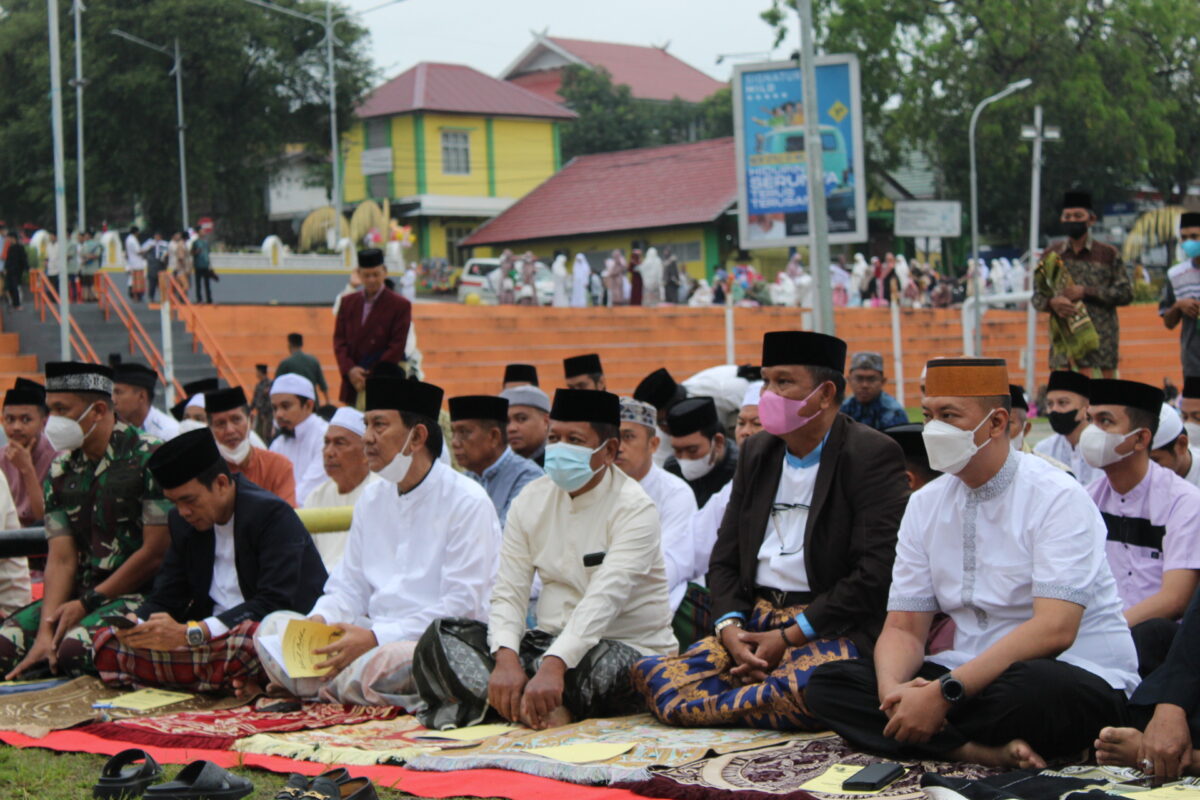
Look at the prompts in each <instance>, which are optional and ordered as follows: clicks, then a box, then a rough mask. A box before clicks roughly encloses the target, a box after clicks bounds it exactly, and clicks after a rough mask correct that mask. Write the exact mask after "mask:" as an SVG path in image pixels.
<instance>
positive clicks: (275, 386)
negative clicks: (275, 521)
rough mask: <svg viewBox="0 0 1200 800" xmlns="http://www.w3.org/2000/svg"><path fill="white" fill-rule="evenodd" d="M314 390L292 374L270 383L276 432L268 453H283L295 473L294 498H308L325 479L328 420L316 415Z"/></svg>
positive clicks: (306, 381) (308, 383)
mask: <svg viewBox="0 0 1200 800" xmlns="http://www.w3.org/2000/svg"><path fill="white" fill-rule="evenodd" d="M316 402H317V392H316V390H315V389H314V388H313V385H312V381H310V380H309V379H308V378H305V377H303V376H300V375H296V374H295V373H288V374H286V375H280V376H279V377H278V378H276V379H275V382H274V383H272V384H271V408H272V409H274V411H275V427H276V428H278V429H279V435H278V436H276V437H275V439H274V441H272V442H271V452H272V453H279V454H280V455H283V456H287V457H288V459H289V460H290V461H291V462H292V471H293V473H294V474H295V476H296V499H297V500H299V499H300V498H301V497H308V495H309V493H310V492H312V490H313V489H315V488H317V487H318V486H320V485H321V484H322V483H324V482H325V466H324V459H323V458H322V456H321V450H322V448H324V446H325V429H326V428H328V427H329V423H327V422H326V421H325V420H323V419H321V418H320V417H319V416H317V414H316Z"/></svg>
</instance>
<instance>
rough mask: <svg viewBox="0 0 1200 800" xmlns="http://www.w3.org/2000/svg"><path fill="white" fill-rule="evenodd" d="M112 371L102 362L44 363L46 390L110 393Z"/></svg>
mask: <svg viewBox="0 0 1200 800" xmlns="http://www.w3.org/2000/svg"><path fill="white" fill-rule="evenodd" d="M112 378H113V371H112V368H111V367H107V366H105V365H103V364H84V363H82V362H79V361H49V362H47V363H46V391H47V392H100V393H101V394H112V385H113V380H112Z"/></svg>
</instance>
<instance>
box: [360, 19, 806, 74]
mask: <svg viewBox="0 0 1200 800" xmlns="http://www.w3.org/2000/svg"><path fill="white" fill-rule="evenodd" d="M344 1H346V2H347V5H349V7H350V8H352V9H354V10H357V11H361V10H364V9H368V8H371V7H373V6H377V5H379V4H380V3H381V2H383V0H344ZM769 5H770V2H769V0H403V2H401V3H399V4H397V5H394V6H388V7H385V8H381V9H379V10H378V11H372V12H370V13H368V14H364V15H362V16H361V17H359V19H360V21H361V23H362V24H363V25H365V26H366V27H367V28H369V29H370V31H371V55H372V58H373V59H374V61H375V65H376V67H378V68H379V69H381V70H382V71H383V74H384V76H385V77H387V78H391V77H394V76H395V75H398V74H400V73H401V72H403V71H404V70H406V69H408V68H409V67H411V66H413V65H414V64H416V63H418V62H421V61H443V62H450V63H459V64H467V65H469V66H472V67H475V68H476V69H478V70H480V71H482V72H486V73H487V74H489V75H497V74H498V73H499V72H500V71H501V70H503V69H504V68H505V67H506V66H508V64H509V63H510V62H512V61H513V59H515V58H516V57H517V55H519V54H520V52H521V51H522V50H523V49H524V48H525V47H527V46H528V45H529V43H530V42H531V41H532V39H533V37H532V34H531V33H530V32H531V31H533V30H538V31H541V30H543V29H545V28H549V32H550V35H551V36H563V37H566V38H571V39H594V40H598V41H605V42H621V43H625V44H640V45H661V44H664V43H666V42H670V46H669V47H668V52H670V53H672V54H674V55H675V56H678V57H679V58H681V59H683V60H684V61H686V62H688V63H689V64H691V65H692V66H693V67H696V68H697V69H700V70H702V71H704V72H707V73H708V74H709V75H712V76H713V77H715V78H718V79H720V80H728V78H729V77H730V75H731V67H732V63H733V62H734V61H736V59H735V60H731V59H726V60H725V61H724V62H723V63H722V64H719V65H718V64H717V63H716V58H717V55H718V54H721V53H742V52H765V51H768V50H770V47H771V41H772V39H773V36H774V34H773V32H772V31H771V29H770V28H769V27H768V26H767V24H766V23H764V22H763V21H762V20H761V19H759V16H758V15H759V12H761V11H762V10H763V9H765V8H767V7H768V6H769ZM788 32H789V38H788V42H787V43H786V44H785V46H784V47H781V48H780V49H779V50H778V51H776V53H775V55H776V56H779V57H785V56H786V55H787V54H788V53H789V52H791V51H792V50H794V49H795V47H796V45H795V44H793V43H792V42H791V38H793V35H795V34H796V26H795V20H794V17H793V19H792V20H790V24H789V26H788ZM795 38H797V39H798V38H799V37H798V36H796V37H795ZM741 60H742V61H756V60H766V59H758V58H749V59H741Z"/></svg>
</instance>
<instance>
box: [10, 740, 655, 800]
mask: <svg viewBox="0 0 1200 800" xmlns="http://www.w3.org/2000/svg"><path fill="white" fill-rule="evenodd" d="M83 730H84V729H78V730H69V731H54V732H53V733H50V734H48V735H46V736H44V737H42V738H40V739H34V738H31V737H29V736H25V735H23V734H20V733H15V732H12V731H0V742H3V743H5V744H9V745H12V746H14V747H41V748H45V749H47V750H56V751H58V752H63V753H96V754H98V755H106V756H111V755H116V754H117V753H119V752H121V751H122V750H124V749H125V748H126V746H127V744H128V743H127V742H121V741H117V740H116V739H101V738H100V737H98V736H91V735H89V734H87V733H84V732H83ZM142 749H144V750H145V751H146V752H147V753H149V754H150V755H151V756H153V757H154V758H155V760H157V761H158V762H159V763H160V764H186V763H188V762H190V761H195V760H197V759H206V760H208V761H212V762H214V763H216V764H217V765H219V766H222V767H238V766H244V767H254V768H257V769H265V770H268V771H270V772H279V773H288V772H299V773H301V774H302V775H319V774H321V773H322V772H324V771H325V770H327V769H330V767H331V766H332V765H330V764H315V763H312V762H310V761H294V760H292V759H288V758H280V757H279V756H260V755H253V754H243V753H232V752H230V751H228V750H204V749H190V748H168V747H154V746H149V745H143V746H142ZM348 769H349V770H350V771H351V773H352V774H353V775H354V776H355V777H366V778H370V779H371V780H373V781H374V782H375V783H376V784H377V785H379V786H385V787H388V788H391V789H397V790H399V791H402V792H408V793H409V794H414V795H418V796H421V797H436V798H444V797H503V798H506V799H507V800H641V798H639V797H638V796H637V795H635V794H633V793H632V792H629V791H627V790H624V789H606V788H601V787H595V786H580V785H578V784H573V783H562V782H561V781H554V780H550V779H549V778H539V777H536V776H533V775H525V774H523V773H520V772H507V771H505V770H498V769H474V770H463V771H461V772H416V771H414V770H408V769H405V768H404V767H388V766H367V767H361V766H349V767H348ZM168 773H170V770H168Z"/></svg>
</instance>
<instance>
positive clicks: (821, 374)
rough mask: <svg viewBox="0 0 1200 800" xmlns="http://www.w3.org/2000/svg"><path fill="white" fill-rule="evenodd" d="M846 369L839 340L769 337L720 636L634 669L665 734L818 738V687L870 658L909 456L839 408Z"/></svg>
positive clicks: (729, 556) (736, 488)
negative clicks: (708, 730) (728, 730)
mask: <svg viewBox="0 0 1200 800" xmlns="http://www.w3.org/2000/svg"><path fill="white" fill-rule="evenodd" d="M845 360H846V343H845V342H843V341H842V340H840V339H837V338H835V337H832V336H825V335H823V334H818V333H809V332H803V331H778V332H773V333H768V334H766V336H765V337H764V339H763V362H762V363H763V381H764V386H763V393H762V398H761V399H760V401H759V406H758V413H759V418H760V420H761V421H762V424H763V428H764V432H763V433H759V434H756V435H755V436H752V437H750V438H749V439H748V440H746V443H745V445H744V446H743V450H742V455H741V459H740V461H739V463H738V468H737V473H736V474H735V476H734V479H733V487H732V490H731V494H730V498H729V505H728V507H727V508H726V512H725V516H724V520H723V522H722V524H721V528H720V530H719V532H718V534H717V544H716V546H715V548H714V549H713V554H712V560H711V562H710V566H709V573H708V585H709V588H710V589H711V592H712V602H713V617H714V618H715V619H716V620H717V622H716V625H715V626H714V635H713V636H710V637H708V638H707V639H703V640H701V641H699V642H697V643H696V644H694V645H693V646H692V647H691V648H690V649H688V650H687V652H685V653H683V654H682V655H679V656H676V657H655V658H648V659H645V660H643V661H642V662H640V663H639V664H638V665H637V667H635V677H636V680H637V682H638V684H639V687H640V688H641V689H642V691H643V693H644V694H645V696H646V699H647V702H648V703H649V705H650V710H651V711H653V712H654V713H655V715H656V716H658V718H659V719H661V720H662V721H664V722H666V723H668V724H675V725H701V726H709V725H729V724H733V725H744V726H748V727H762V728H775V729H780V730H804V729H809V730H819V729H821V723H820V722H818V721H817V720H815V719H814V718H813V716H812V715H811V714H810V713H809V711H808V706H807V704H806V703H805V700H804V688H805V686H806V684H807V683H808V676H809V675H810V674H811V673H812V671H813V670H814V669H815V668H816V667H817V666H819V665H820V664H822V663H825V662H829V661H838V660H844V659H849V658H854V657H856V656H859V655H862V656H869V655H870V653H871V651H872V648H873V646H874V642H875V638H876V637H877V636H878V635H879V632H880V630H881V628H882V626H883V620H884V617H885V616H886V605H887V594H888V587H889V586H890V584H891V571H892V561H893V559H894V557H895V549H896V531H897V529H898V527H899V525H900V518H901V517H902V516H903V514H904V507H905V505H906V503H907V502H908V494H909V490H908V481H907V479H906V477H905V473H904V455H903V452H902V451H901V449H900V447H899V445H897V444H896V443H895V442H894V441H893V440H892V439H891V438H890V437H888V436H886V435H885V434H882V433H880V432H878V431H876V430H874V429H872V428H870V427H867V426H865V425H862V424H860V423H857V422H855V421H854V420H852V419H850V418H849V417H847V416H845V415H844V414H841V413H840V411H839V409H840V407H841V402H842V396H843V394H844V392H845V386H846V381H845V377H844V375H843V369H844V367H845ZM681 662H682V663H681Z"/></svg>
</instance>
